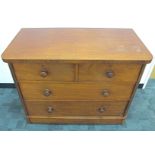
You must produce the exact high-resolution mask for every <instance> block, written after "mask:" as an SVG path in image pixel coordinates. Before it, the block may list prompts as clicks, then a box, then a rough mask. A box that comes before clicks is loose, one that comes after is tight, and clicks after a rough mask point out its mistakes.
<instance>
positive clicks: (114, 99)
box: [2, 28, 152, 124]
mask: <svg viewBox="0 0 155 155" xmlns="http://www.w3.org/2000/svg"><path fill="white" fill-rule="evenodd" d="M2 59H3V61H5V62H8V63H9V66H10V70H11V72H12V75H13V78H14V81H15V83H16V87H17V90H18V92H19V95H20V98H21V101H22V102H23V105H24V108H25V112H26V117H27V120H28V121H29V122H31V123H59V124H60V123H77V124H78V123H85V124H121V123H123V122H124V120H125V118H126V116H127V111H128V109H129V106H130V104H131V101H132V98H133V97H134V94H135V91H136V88H137V86H138V83H139V81H140V78H141V76H142V73H143V71H144V67H145V65H146V64H147V63H148V62H150V61H151V59H152V55H151V54H150V53H149V51H148V50H147V48H146V47H145V46H144V44H143V43H142V42H141V41H140V39H139V38H138V37H137V36H136V34H135V33H134V31H133V30H132V29H103V28H89V29H86V28H52V29H50V28H45V29H43V28H41V29H40V28H39V29H34V28H31V29H21V31H20V32H19V33H18V35H17V36H16V37H15V39H14V40H13V41H12V42H11V43H10V45H9V46H8V47H7V49H6V50H5V52H4V53H3V54H2Z"/></svg>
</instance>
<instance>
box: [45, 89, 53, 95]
mask: <svg viewBox="0 0 155 155" xmlns="http://www.w3.org/2000/svg"><path fill="white" fill-rule="evenodd" d="M51 94H52V92H51V91H50V90H49V89H45V90H44V92H43V95H44V96H50V95H51Z"/></svg>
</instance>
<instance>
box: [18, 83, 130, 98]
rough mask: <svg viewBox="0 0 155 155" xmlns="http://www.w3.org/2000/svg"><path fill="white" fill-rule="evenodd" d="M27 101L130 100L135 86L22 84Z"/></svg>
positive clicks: (119, 84) (108, 84)
mask: <svg viewBox="0 0 155 155" xmlns="http://www.w3.org/2000/svg"><path fill="white" fill-rule="evenodd" d="M20 88H21V90H22V93H23V97H24V99H25V100H119V101H121V100H125V101H126V100H128V99H129V98H130V95H131V92H132V89H133V85H132V84H130V83H127V82H126V83H125V84H122V83H121V82H120V83H118V82H117V83H112V84H110V83H107V82H106V83H105V82H102V83H98V84H95V83H61V84H58V83H57V84H52V83H50V82H42V83H41V82H22V83H20Z"/></svg>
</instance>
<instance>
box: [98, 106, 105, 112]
mask: <svg viewBox="0 0 155 155" xmlns="http://www.w3.org/2000/svg"><path fill="white" fill-rule="evenodd" d="M98 111H99V112H100V113H103V112H105V111H106V109H105V108H104V107H100V108H98Z"/></svg>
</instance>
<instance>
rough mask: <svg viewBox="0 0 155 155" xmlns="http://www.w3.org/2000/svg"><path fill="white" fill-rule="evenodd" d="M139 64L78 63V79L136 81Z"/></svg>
mask: <svg viewBox="0 0 155 155" xmlns="http://www.w3.org/2000/svg"><path fill="white" fill-rule="evenodd" d="M140 69H141V64H119V63H118V64H108V63H107V64H106V63H105V64H104V63H102V64H101V63H96V64H94V63H92V64H90V63H86V64H85V63H83V64H79V81H132V82H136V80H137V77H138V75H139V73H140Z"/></svg>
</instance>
